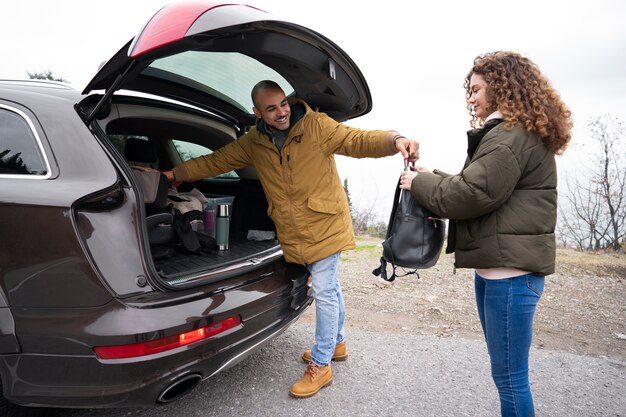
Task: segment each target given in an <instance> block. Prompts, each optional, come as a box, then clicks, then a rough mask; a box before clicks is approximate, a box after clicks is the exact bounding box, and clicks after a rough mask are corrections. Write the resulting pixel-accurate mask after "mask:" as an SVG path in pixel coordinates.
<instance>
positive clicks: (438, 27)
mask: <svg viewBox="0 0 626 417" xmlns="http://www.w3.org/2000/svg"><path fill="white" fill-rule="evenodd" d="M168 3H171V1H161V0H124V1H121V0H108V1H106V2H105V1H100V2H93V1H82V2H76V1H74V0H72V1H65V0H61V1H54V2H50V1H41V0H34V1H28V2H17V1H4V2H2V4H1V5H0V39H1V41H0V57H1V59H0V78H18V79H19V78H28V75H27V72H28V71H30V72H37V71H45V70H50V71H52V73H53V74H54V75H55V76H57V77H63V78H65V79H67V80H69V81H70V82H71V84H72V85H73V86H74V87H75V88H77V89H79V90H82V88H83V87H84V86H85V84H86V83H87V82H88V81H89V80H90V79H91V77H92V76H93V75H94V74H95V72H96V70H97V67H98V65H99V64H100V62H101V61H103V60H106V59H108V58H109V57H111V56H112V55H113V54H114V53H115V52H117V50H119V48H121V47H122V46H123V45H124V44H125V43H126V42H127V41H128V40H130V39H131V38H132V37H133V36H135V35H136V33H137V32H138V31H139V30H140V29H141V27H142V26H143V25H144V23H146V21H147V20H148V19H149V18H150V17H151V16H152V15H153V14H154V13H155V12H156V11H157V10H158V9H159V8H161V7H162V6H163V5H165V4H168ZM247 3H248V4H251V5H254V6H257V7H259V8H261V9H264V10H266V11H268V12H270V13H272V14H273V15H274V16H276V17H278V18H283V19H285V20H290V21H293V22H295V23H299V24H302V25H304V26H307V27H309V28H311V29H314V30H316V31H318V32H320V33H322V34H323V35H325V36H327V37H329V38H330V39H332V40H333V41H334V42H335V43H337V44H338V45H339V46H340V47H341V48H342V49H344V50H345V51H346V52H347V53H348V54H349V55H350V56H351V57H352V59H353V60H354V61H355V63H356V64H357V65H358V66H359V68H360V69H361V71H362V72H363V74H364V76H365V78H366V80H367V81H368V84H369V87H370V90H371V93H372V97H373V110H372V111H371V113H370V114H368V115H366V116H362V117H360V118H357V119H354V120H351V121H349V122H348V124H350V125H352V126H356V127H361V128H366V129H395V130H398V131H399V132H401V133H402V134H404V135H406V136H407V137H410V138H414V139H417V140H418V141H419V142H420V149H421V163H422V164H423V165H425V166H427V167H429V168H439V169H441V170H443V171H447V172H450V173H455V172H458V171H459V169H460V168H461V166H462V164H463V161H464V159H465V149H466V136H465V132H466V130H467V129H468V128H469V117H468V115H467V112H466V108H465V95H464V94H465V92H464V90H463V80H464V78H465V75H466V74H467V72H468V70H469V68H470V67H471V64H472V61H473V59H474V57H476V56H477V55H478V54H481V53H484V52H489V51H494V50H512V51H516V52H519V53H521V54H523V55H526V56H528V57H529V58H531V59H532V60H533V61H535V62H536V63H537V64H538V65H539V67H540V69H541V70H542V71H543V73H544V74H545V75H546V76H547V77H548V78H549V79H550V81H551V82H552V85H553V86H554V87H555V88H556V89H557V90H558V91H559V92H560V94H561V96H562V98H563V100H564V101H565V102H566V103H567V104H568V105H569V107H570V109H571V110H572V112H573V113H574V117H575V119H574V123H575V130H574V139H573V144H572V146H571V148H570V149H569V151H568V152H566V154H565V155H564V156H563V157H560V158H559V159H558V163H559V167H560V171H561V172H560V175H561V179H563V177H564V176H565V175H567V174H566V171H567V172H569V171H570V170H573V169H575V168H576V167H577V166H578V164H579V163H580V161H581V159H584V158H585V156H586V154H585V152H584V151H583V148H584V144H585V142H586V140H587V138H588V137H589V133H588V129H587V123H588V121H589V119H590V118H592V117H597V116H601V115H604V114H610V115H612V116H614V117H617V118H619V119H620V120H621V121H622V122H625V123H626V23H625V22H626V2H624V1H620V0H615V1H609V0H596V1H571V0H570V1H548V0H540V1H538V0H526V1H523V2H522V1H514V2H508V1H504V0H501V1H492V0H486V1H481V2H468V1H429V2H407V1H406V0H387V1H384V2H366V1H363V0H332V1H330V0H316V1H314V2H306V1H296V0H251V1H249V2H247ZM371 4H375V5H376V7H373V6H371ZM408 5H411V7H408ZM338 161H339V169H340V175H341V176H342V179H344V178H347V179H348V183H349V187H350V191H351V193H352V198H353V201H354V202H355V203H356V204H358V205H359V206H362V207H365V206H368V205H370V204H372V203H376V204H377V205H378V206H379V207H380V209H379V212H381V215H382V217H384V220H385V221H386V215H387V214H386V213H387V212H388V210H389V209H390V207H391V197H392V196H393V191H394V188H395V184H396V182H397V177H398V174H399V173H400V171H401V169H402V159H401V158H400V157H399V156H395V157H389V158H383V159H380V160H371V159H366V160H355V159H350V158H343V157H339V158H338ZM562 183H563V181H561V184H562Z"/></svg>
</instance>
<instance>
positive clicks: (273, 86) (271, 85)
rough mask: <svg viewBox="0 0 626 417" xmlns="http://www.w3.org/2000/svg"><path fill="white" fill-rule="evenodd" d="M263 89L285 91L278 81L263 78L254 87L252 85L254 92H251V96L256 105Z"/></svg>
mask: <svg viewBox="0 0 626 417" xmlns="http://www.w3.org/2000/svg"><path fill="white" fill-rule="evenodd" d="M263 90H280V91H283V89H282V88H281V86H280V85H278V83H276V82H274V81H272V80H263V81H259V82H258V83H256V85H255V86H254V87H252V92H251V93H250V98H252V104H253V105H254V106H255V107H256V98H257V97H258V96H259V94H260V93H261V91H263Z"/></svg>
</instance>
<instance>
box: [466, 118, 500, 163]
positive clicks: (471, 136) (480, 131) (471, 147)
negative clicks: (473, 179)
mask: <svg viewBox="0 0 626 417" xmlns="http://www.w3.org/2000/svg"><path fill="white" fill-rule="evenodd" d="M496 113H498V115H496ZM493 115H496V116H495V117H491V116H493ZM498 116H499V117H498ZM502 122H503V120H502V114H501V113H500V112H494V113H492V114H491V115H489V117H488V118H487V121H486V122H485V124H484V125H483V126H482V127H479V128H476V129H472V130H469V131H468V132H467V156H468V157H469V158H470V159H472V157H473V156H474V153H475V152H476V149H477V148H478V145H480V141H481V140H483V138H484V137H485V135H486V134H487V133H489V131H490V130H491V129H493V128H494V127H496V126H497V125H499V124H500V123H502Z"/></svg>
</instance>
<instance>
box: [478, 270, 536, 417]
mask: <svg viewBox="0 0 626 417" xmlns="http://www.w3.org/2000/svg"><path fill="white" fill-rule="evenodd" d="M543 286H544V277H542V276H538V275H534V274H527V275H521V276H518V277H513V278H506V279H491V280H490V279H484V278H482V277H481V276H480V275H478V274H476V276H475V279H474V288H475V291H476V306H477V308H478V316H479V317H480V324H481V325H482V328H483V332H484V334H485V340H486V341H487V350H488V351H489V357H490V359H491V376H492V377H493V380H494V382H495V384H496V387H497V388H498V393H499V394H500V412H501V414H502V416H503V417H532V416H534V415H535V408H534V405H533V397H532V394H531V392H530V383H529V381H528V355H529V351H530V344H531V340H532V335H533V318H534V315H535V307H536V306H537V303H538V302H539V298H541V294H542V293H543Z"/></svg>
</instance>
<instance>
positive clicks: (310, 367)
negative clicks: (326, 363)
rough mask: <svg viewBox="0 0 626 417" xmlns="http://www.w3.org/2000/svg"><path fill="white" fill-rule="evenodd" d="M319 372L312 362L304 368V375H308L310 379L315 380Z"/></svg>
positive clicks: (318, 368)
mask: <svg viewBox="0 0 626 417" xmlns="http://www.w3.org/2000/svg"><path fill="white" fill-rule="evenodd" d="M319 370H320V367H319V366H317V365H315V364H314V363H313V362H309V364H308V365H307V366H306V370H305V371H304V373H305V374H309V375H310V376H311V378H312V379H315V377H317V373H318V372H319Z"/></svg>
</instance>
